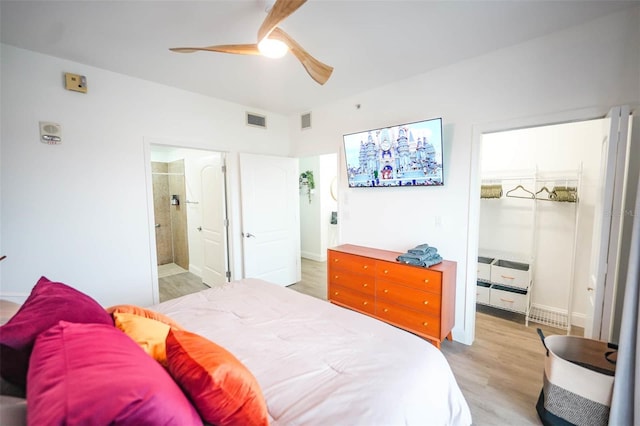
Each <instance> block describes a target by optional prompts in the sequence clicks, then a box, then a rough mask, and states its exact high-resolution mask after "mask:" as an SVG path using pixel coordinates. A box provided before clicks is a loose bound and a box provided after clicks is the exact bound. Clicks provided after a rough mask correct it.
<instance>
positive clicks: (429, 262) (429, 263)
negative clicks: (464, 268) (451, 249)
mask: <svg viewBox="0 0 640 426" xmlns="http://www.w3.org/2000/svg"><path fill="white" fill-rule="evenodd" d="M438 263H442V257H440V255H436V256H434V257H433V258H431V259H428V260H425V261H424V262H422V266H424V267H425V268H428V267H429V266H433V265H437V264H438Z"/></svg>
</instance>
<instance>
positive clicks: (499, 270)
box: [491, 259, 531, 289]
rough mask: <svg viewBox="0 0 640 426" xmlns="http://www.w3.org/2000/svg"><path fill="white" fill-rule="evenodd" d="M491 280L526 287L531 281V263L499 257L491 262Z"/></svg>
mask: <svg viewBox="0 0 640 426" xmlns="http://www.w3.org/2000/svg"><path fill="white" fill-rule="evenodd" d="M491 282H494V283H497V284H503V285H508V286H511V287H518V288H525V289H526V288H528V287H529V283H530V282H531V279H530V268H529V264H528V263H520V262H513V261H511V260H504V259H497V260H495V261H494V262H493V263H492V264H491Z"/></svg>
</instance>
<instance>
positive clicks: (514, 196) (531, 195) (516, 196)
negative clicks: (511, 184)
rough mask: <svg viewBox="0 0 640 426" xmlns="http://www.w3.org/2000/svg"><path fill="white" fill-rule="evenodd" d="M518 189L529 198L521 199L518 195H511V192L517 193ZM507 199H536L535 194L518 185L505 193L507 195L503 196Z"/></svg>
mask: <svg viewBox="0 0 640 426" xmlns="http://www.w3.org/2000/svg"><path fill="white" fill-rule="evenodd" d="M518 189H522V190H523V191H524V192H526V193H527V194H529V197H521V196H518V195H511V193H512V192H514V191H517V190H518ZM505 195H506V196H507V197H511V198H536V194H534V193H533V192H531V191H529V190H528V189H526V188H525V187H524V186H522V185H518V186H516V187H515V188H513V189H511V190H509V191H507V193H506V194H505Z"/></svg>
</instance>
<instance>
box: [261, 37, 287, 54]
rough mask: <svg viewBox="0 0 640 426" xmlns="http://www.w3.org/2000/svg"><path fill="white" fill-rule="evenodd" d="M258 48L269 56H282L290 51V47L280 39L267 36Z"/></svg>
mask: <svg viewBox="0 0 640 426" xmlns="http://www.w3.org/2000/svg"><path fill="white" fill-rule="evenodd" d="M258 50H259V51H260V53H261V54H262V55H263V56H266V57H267V58H282V57H283V56H284V55H286V53H287V51H289V47H288V46H287V45H286V44H284V42H282V41H280V40H272V39H270V38H265V39H264V40H262V41H261V42H260V43H258Z"/></svg>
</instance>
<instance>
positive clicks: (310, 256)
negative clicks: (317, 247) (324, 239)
mask: <svg viewBox="0 0 640 426" xmlns="http://www.w3.org/2000/svg"><path fill="white" fill-rule="evenodd" d="M300 256H301V257H304V258H305V259H309V260H315V261H316V262H326V261H327V253H324V254H318V253H311V252H308V251H302V252H300Z"/></svg>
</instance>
